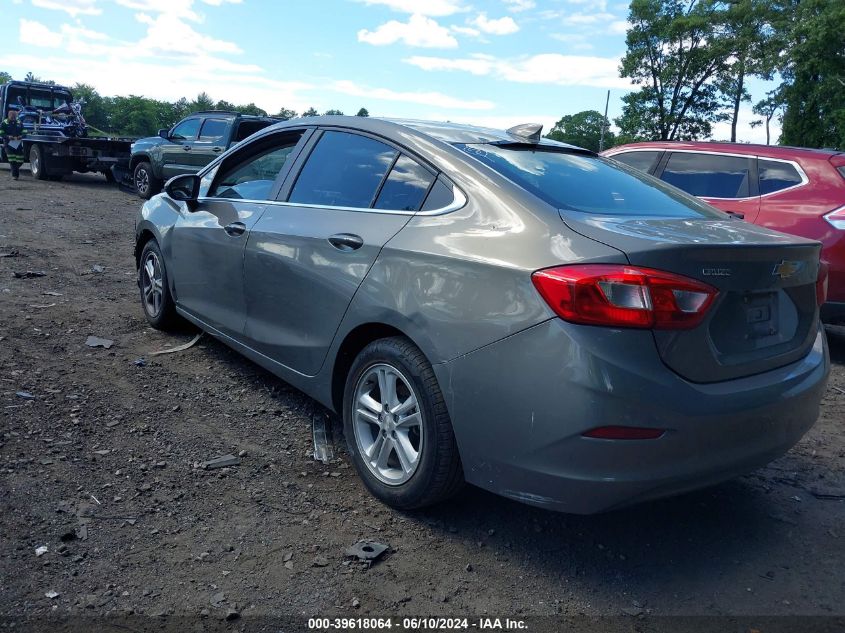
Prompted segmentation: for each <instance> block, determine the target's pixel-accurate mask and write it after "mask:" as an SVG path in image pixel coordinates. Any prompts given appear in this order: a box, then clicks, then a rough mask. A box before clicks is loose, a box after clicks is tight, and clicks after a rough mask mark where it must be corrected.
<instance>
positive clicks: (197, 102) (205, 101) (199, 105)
mask: <svg viewBox="0 0 845 633" xmlns="http://www.w3.org/2000/svg"><path fill="white" fill-rule="evenodd" d="M213 109H214V101H213V100H212V98H211V97H209V96H208V93H207V92H201V93H199V94H198V95H197V98H196V99H194V100H193V102H192V103H191V110H192V111H193V112H197V111H199V110H213Z"/></svg>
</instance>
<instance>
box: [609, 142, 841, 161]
mask: <svg viewBox="0 0 845 633" xmlns="http://www.w3.org/2000/svg"><path fill="white" fill-rule="evenodd" d="M631 149H639V150H644V149H656V150H673V149H674V150H700V151H706V152H715V153H720V154H747V155H749V156H768V157H770V158H823V159H828V158H830V157H831V156H833V155H835V154H839V153H840V152H839V151H837V150H835V149H812V148H809V147H792V146H790V145H762V144H756V143H725V142H722V141H645V142H642V143H628V144H627V145H618V146H616V147H611V148H610V149H608V150H605V151H604V152H602V153H603V154H605V155H613V154H617V153H619V152H621V151H624V150H631Z"/></svg>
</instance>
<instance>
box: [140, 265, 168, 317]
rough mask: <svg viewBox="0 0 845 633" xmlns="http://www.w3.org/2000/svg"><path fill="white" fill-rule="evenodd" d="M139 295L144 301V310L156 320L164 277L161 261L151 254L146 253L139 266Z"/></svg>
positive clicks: (162, 292)
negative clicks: (140, 294)
mask: <svg viewBox="0 0 845 633" xmlns="http://www.w3.org/2000/svg"><path fill="white" fill-rule="evenodd" d="M141 293H142V296H143V300H144V310H145V311H146V312H147V314H148V315H149V316H150V317H152V318H156V317H157V316H158V315H159V313H161V306H162V301H163V298H164V275H163V273H162V269H161V261H159V258H158V255H156V254H155V253H153V252H149V253H147V255H146V257H144V262H143V264H142V265H141Z"/></svg>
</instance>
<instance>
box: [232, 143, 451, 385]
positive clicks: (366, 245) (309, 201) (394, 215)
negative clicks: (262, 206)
mask: <svg viewBox="0 0 845 633" xmlns="http://www.w3.org/2000/svg"><path fill="white" fill-rule="evenodd" d="M315 136H316V135H315ZM309 150H310V154H309V155H308V156H307V159H305V156H304V155H305V154H306V153H307V152H308V151H309ZM302 160H303V163H304V165H303V166H302V168H301V170H300V169H298V166H296V167H295V169H296V170H298V175H296V177H295V180H294V179H293V178H289V182H287V183H286V184H285V187H284V188H283V190H282V192H281V194H280V196H279V202H278V203H276V204H269V205H267V209H266V211H265V212H264V214H263V216H262V217H261V220H259V222H258V223H257V224H256V226H255V228H254V229H253V232H252V236H251V237H250V240H249V245H248V247H247V250H246V254H245V257H244V267H245V278H246V287H247V297H246V299H247V323H246V329H245V333H246V337H247V338H248V339H250V341H249V344H250V345H251V346H252V347H254V348H255V349H256V350H258V351H259V352H261V353H262V354H264V355H265V356H268V357H270V358H272V359H273V360H275V361H277V362H279V363H282V364H283V365H286V366H287V367H290V368H292V369H294V370H296V371H298V372H300V373H303V374H306V375H314V374H316V373H317V372H318V371H319V369H320V367H321V366H322V364H323V361H324V359H325V357H326V353H327V351H328V348H329V346H330V344H331V342H332V340H333V339H334V335H335V332H336V331H337V328H338V326H339V325H340V321H341V319H342V318H343V315H344V313H345V312H346V309H347V307H348V306H349V303H350V302H351V301H352V297H353V295H354V294H355V292H356V290H357V289H358V286H359V285H360V284H361V282H362V281H363V279H364V277H365V276H366V274H367V272H368V271H369V269H370V267H371V266H372V265H373V262H374V261H375V259H376V257H377V256H378V254H379V252H380V251H381V249H382V246H384V244H385V243H386V242H387V241H388V240H389V239H390V238H391V237H393V236H394V235H395V234H396V233H397V232H398V231H399V230H400V229H401V228H402V227H403V226H405V224H407V222H408V221H409V220H410V218H411V217H412V216H413V214H414V213H415V212H416V211H417V210H418V209H419V207H420V205H421V204H422V201H423V199H424V198H425V195H426V193H427V192H428V190H429V188H430V187H431V185H432V183H433V182H434V180H435V177H436V175H435V174H434V172H432V171H431V170H429V169H428V168H427V167H424V166H423V165H421V164H420V163H419V162H417V161H415V160H414V159H413V158H411V157H408V156H405V155H403V154H401V152H400V151H399V150H397V149H396V148H395V147H393V146H391V145H389V144H387V143H385V142H383V141H381V140H379V139H376V138H373V137H371V136H366V135H363V134H357V133H351V132H348V131H341V130H326V131H323V132H322V133H320V135H319V136H318V138H315V139H314V140H313V143H312V147H311V148H308V149H306V151H305V152H303V159H302Z"/></svg>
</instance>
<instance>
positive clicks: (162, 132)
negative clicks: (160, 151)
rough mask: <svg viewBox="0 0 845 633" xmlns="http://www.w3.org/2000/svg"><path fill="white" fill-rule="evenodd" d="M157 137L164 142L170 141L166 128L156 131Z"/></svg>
mask: <svg viewBox="0 0 845 633" xmlns="http://www.w3.org/2000/svg"><path fill="white" fill-rule="evenodd" d="M158 135H159V136H160V137H161V138H163V139H164V140H170V130H168V129H167V128H162V129H160V130H159V131H158Z"/></svg>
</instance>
